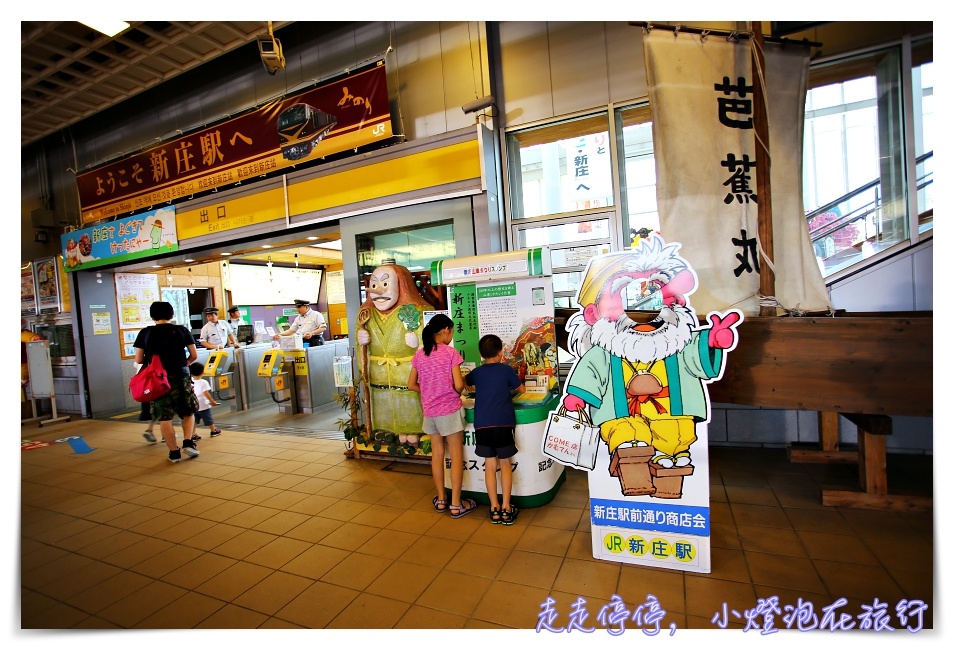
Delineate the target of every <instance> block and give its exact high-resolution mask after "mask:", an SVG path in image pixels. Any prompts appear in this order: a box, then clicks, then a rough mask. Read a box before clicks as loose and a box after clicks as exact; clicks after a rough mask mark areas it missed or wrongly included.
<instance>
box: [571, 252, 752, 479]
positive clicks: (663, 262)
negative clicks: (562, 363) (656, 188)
mask: <svg viewBox="0 0 954 650" xmlns="http://www.w3.org/2000/svg"><path fill="white" fill-rule="evenodd" d="M679 247H680V244H678V243H671V244H666V243H665V241H664V240H663V238H662V237H660V236H659V235H658V234H655V233H654V234H652V235H650V236H649V237H645V238H642V239H641V240H640V241H639V243H638V245H637V246H636V247H635V248H633V249H632V250H629V251H624V252H620V253H612V254H609V255H603V256H600V257H595V258H593V259H592V260H591V261H590V263H589V265H588V266H587V269H586V274H585V276H584V278H583V282H582V284H581V285H580V290H579V293H578V295H577V303H578V304H579V305H580V306H581V309H580V311H578V312H577V313H576V314H574V315H573V316H572V317H570V318H569V319H568V321H567V326H566V327H567V334H568V346H569V348H570V351H571V352H572V353H573V354H574V355H576V356H577V361H576V364H575V365H574V367H573V369H572V371H571V372H570V374H569V376H568V378H567V382H566V388H565V396H564V400H563V405H564V406H565V407H566V409H567V410H568V411H569V412H574V411H577V410H581V409H584V408H588V409H589V414H590V416H591V418H592V421H593V424H594V425H598V426H599V428H600V437H601V438H602V439H603V441H604V442H605V443H606V445H607V447H608V451H609V454H610V464H609V472H610V474H611V475H612V476H616V477H618V478H619V479H620V487H621V491H622V493H623V494H624V495H626V496H633V495H645V494H648V495H652V496H654V497H658V498H679V497H680V496H681V494H682V479H683V477H685V476H688V475H690V474H692V470H693V466H692V455H691V446H692V443H693V442H695V441H696V424H697V423H700V422H707V421H708V419H709V395H708V391H707V389H706V387H705V384H706V383H708V382H711V381H714V380H716V379H718V378H720V377H721V376H722V372H723V370H724V367H725V352H726V351H728V350H732V349H733V348H734V347H735V345H736V343H737V341H738V333H737V331H736V328H737V326H738V323H739V322H741V320H742V314H741V312H739V311H737V310H730V311H728V312H727V313H726V314H724V315H723V314H719V313H717V312H713V313H710V314H709V316H708V320H709V326H708V327H706V328H700V327H699V323H698V320H697V319H696V314H695V311H694V310H693V309H692V308H691V307H690V306H689V304H688V296H689V294H690V293H692V292H693V291H694V290H695V288H696V286H697V279H696V275H695V272H694V271H693V270H692V268H691V267H690V266H689V265H688V263H687V262H686V261H685V260H684V259H683V258H682V257H680V256H679V255H678V254H677V251H678V249H679ZM634 283H638V284H637V286H636V287H634V288H638V289H640V291H638V292H637V293H642V290H643V289H645V288H646V287H647V286H648V288H649V289H650V290H651V291H653V292H655V291H658V292H659V293H660V295H661V297H662V304H663V306H662V309H661V310H660V311H659V314H658V315H657V316H656V317H655V318H653V319H652V320H650V321H649V322H646V323H638V322H636V321H634V320H632V319H630V317H629V316H627V314H626V311H625V309H626V295H627V287H629V286H630V285H631V284H634ZM672 479H675V480H672Z"/></svg>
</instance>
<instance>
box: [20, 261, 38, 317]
mask: <svg viewBox="0 0 954 650" xmlns="http://www.w3.org/2000/svg"><path fill="white" fill-rule="evenodd" d="M20 315H21V316H35V315H36V287H35V284H34V281H33V262H27V265H26V266H25V267H23V268H21V269H20Z"/></svg>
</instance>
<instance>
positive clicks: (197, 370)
mask: <svg viewBox="0 0 954 650" xmlns="http://www.w3.org/2000/svg"><path fill="white" fill-rule="evenodd" d="M203 372H205V366H203V365H202V364H201V363H199V362H198V361H194V362H192V365H190V366H189V374H190V375H192V376H193V377H199V376H201V375H202V373H203Z"/></svg>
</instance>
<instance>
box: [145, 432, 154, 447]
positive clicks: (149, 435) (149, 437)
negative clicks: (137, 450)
mask: <svg viewBox="0 0 954 650" xmlns="http://www.w3.org/2000/svg"><path fill="white" fill-rule="evenodd" d="M142 437H143V438H145V439H146V442H148V443H150V444H153V445H154V444H156V436H155V435H154V434H153V433H152V431H149V430H146V432H145V433H143V434H142Z"/></svg>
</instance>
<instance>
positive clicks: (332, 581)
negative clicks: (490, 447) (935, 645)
mask: <svg viewBox="0 0 954 650" xmlns="http://www.w3.org/2000/svg"><path fill="white" fill-rule="evenodd" d="M335 417H337V414H335ZM223 421H224V420H223ZM331 421H333V419H332V420H331ZM223 428H225V433H224V434H223V435H222V436H220V437H218V438H215V439H208V438H207V437H206V438H205V439H204V440H203V441H202V442H201V443H200V445H199V448H200V450H201V452H202V455H201V456H200V457H199V458H197V459H194V460H190V461H187V462H182V463H179V464H176V465H172V464H170V463H169V462H168V461H167V460H166V451H165V447H164V445H162V444H161V443H160V444H158V445H149V444H146V443H145V442H144V441H143V439H142V437H141V435H140V434H141V431H142V429H143V426H142V424H141V423H139V422H137V421H135V419H134V418H128V419H114V420H80V421H74V422H69V423H61V424H54V425H47V426H46V427H44V428H42V429H37V428H36V427H35V426H33V427H28V426H24V427H22V429H21V436H22V438H23V439H29V440H44V441H52V440H55V439H57V438H62V437H65V436H81V437H82V439H83V441H84V442H85V443H87V444H88V445H89V446H90V447H92V448H93V449H94V451H92V452H90V453H85V454H80V453H75V452H74V450H73V448H72V447H71V446H70V444H68V443H56V444H52V445H50V446H48V447H43V448H38V449H32V450H28V451H22V452H21V462H20V467H21V492H20V498H21V521H20V533H21V541H20V554H21V555H20V560H21V574H20V578H21V590H20V596H21V600H20V606H21V619H20V620H21V626H22V627H23V628H138V629H156V628H296V627H302V628H523V629H533V628H534V627H535V626H536V625H537V621H538V615H539V614H540V612H541V604H542V603H544V602H545V601H546V600H547V597H548V596H549V597H551V598H552V599H553V600H554V601H555V604H554V608H555V609H556V610H557V612H558V614H559V616H558V618H557V619H556V620H555V621H554V623H553V625H554V626H560V625H566V624H567V622H568V619H569V611H570V609H571V606H572V605H573V603H574V602H576V601H577V599H578V598H580V597H582V598H584V599H586V611H588V612H589V614H590V617H589V619H586V620H585V621H584V624H585V625H591V626H595V627H596V628H597V629H599V628H600V627H603V626H602V625H601V624H600V623H599V622H598V621H597V613H598V612H599V610H600V608H601V607H602V605H603V604H606V603H607V601H609V600H610V598H611V597H612V596H613V595H614V594H618V595H619V596H620V597H621V598H622V600H623V601H624V603H625V604H626V607H628V608H630V609H631V610H635V608H636V606H637V605H639V604H642V603H644V602H645V601H646V600H647V594H653V595H654V596H655V597H656V598H658V601H659V604H660V606H661V607H662V609H664V610H665V612H666V615H665V618H664V620H663V621H662V625H663V626H669V625H670V624H672V623H675V625H676V626H677V629H683V628H687V627H688V628H713V627H715V626H716V623H713V617H714V615H715V614H716V613H721V612H723V604H726V605H727V611H728V625H729V626H730V627H742V626H743V625H744V616H741V615H742V613H743V611H744V610H747V609H752V608H754V607H755V606H756V603H757V602H758V599H760V598H769V597H771V596H778V597H779V604H780V606H783V607H784V605H786V604H795V603H796V602H797V601H798V599H799V598H801V599H803V601H808V602H811V603H812V604H813V606H814V608H815V610H816V612H817V615H818V617H819V618H821V616H822V612H821V611H820V610H821V608H822V607H825V606H827V605H830V604H831V603H833V602H834V601H836V600H837V599H838V598H840V597H844V598H846V599H847V604H846V605H845V606H844V607H843V608H841V610H840V612H847V613H848V614H850V615H851V616H853V617H856V618H855V620H856V621H857V620H858V619H857V616H858V615H859V614H861V613H862V612H863V611H864V609H863V608H864V606H866V605H871V604H872V603H873V602H874V600H875V598H877V599H878V600H879V601H881V602H886V603H887V604H888V614H889V615H890V616H891V617H892V620H891V624H892V626H893V627H901V626H900V625H899V624H898V620H897V618H896V616H895V615H894V607H895V605H896V603H897V602H898V601H899V600H901V599H903V598H907V599H922V600H923V601H925V602H926V603H927V604H928V605H932V604H933V602H934V597H933V593H934V564H933V552H934V544H933V526H932V513H920V514H914V513H897V512H881V511H870V510H857V509H847V508H830V507H824V506H822V505H821V504H820V498H819V487H820V485H822V484H830V485H842V486H854V485H856V484H857V481H858V477H857V468H856V467H854V466H838V465H834V466H833V465H814V464H793V463H790V462H789V461H788V460H787V455H786V452H785V451H784V450H780V449H739V448H732V449H729V448H712V449H711V450H710V463H711V468H710V482H711V501H712V503H711V506H712V507H711V519H712V522H713V525H712V540H711V544H712V549H713V550H712V572H711V573H710V574H707V575H702V574H695V573H682V572H678V571H668V570H657V569H650V568H643V567H638V566H633V565H621V564H615V563H610V562H605V561H597V560H594V559H593V558H592V554H591V550H590V524H589V518H588V513H587V503H588V496H587V486H586V476H585V474H584V473H583V472H580V471H576V470H569V471H568V475H567V480H566V483H565V484H564V485H563V486H562V488H561V489H560V491H559V493H558V494H557V496H556V497H555V499H554V500H553V501H552V502H551V503H550V504H548V505H546V506H544V507H542V508H537V509H526V510H524V511H522V512H521V515H520V518H519V519H518V521H517V522H516V523H515V524H514V525H513V526H510V527H506V526H494V525H491V523H490V521H489V520H488V519H487V518H486V517H485V516H484V512H483V509H482V510H481V511H480V512H478V513H474V514H473V515H470V516H468V517H465V518H462V519H459V520H454V519H451V518H450V517H449V516H447V515H439V514H437V513H435V512H434V511H433V509H432V507H431V497H432V489H433V486H432V483H431V478H430V476H429V474H428V471H427V468H426V466H425V467H421V466H414V465H407V464H400V463H388V462H385V461H380V460H373V459H372V460H368V459H363V460H354V459H351V458H346V457H345V455H344V454H343V451H344V443H343V442H342V441H341V440H333V439H329V437H330V431H329V432H326V433H328V436H329V437H326V438H319V437H307V436H302V435H296V434H295V432H294V431H292V430H289V431H287V432H285V433H274V432H272V433H267V432H263V430H262V429H261V428H260V427H255V426H248V427H244V428H243V426H242V425H241V424H226V425H225V426H224V427H223ZM331 429H333V427H331ZM889 485H890V486H891V488H892V492H897V493H910V494H926V495H930V494H931V485H932V459H931V458H930V457H905V456H899V457H895V456H891V457H889ZM733 609H734V610H736V611H737V612H739V614H740V617H736V616H735V615H733V614H732V610H733ZM781 619H782V615H781V614H780V615H778V616H777V617H776V626H777V627H782V626H784V623H781V622H780V621H781ZM932 620H933V611H932V609H931V608H930V607H929V608H928V610H927V611H926V612H925V613H924V627H925V628H929V627H931V626H932ZM633 625H634V624H633V623H630V624H629V627H633Z"/></svg>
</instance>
